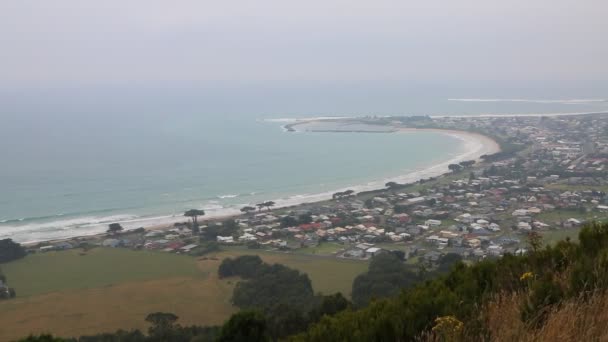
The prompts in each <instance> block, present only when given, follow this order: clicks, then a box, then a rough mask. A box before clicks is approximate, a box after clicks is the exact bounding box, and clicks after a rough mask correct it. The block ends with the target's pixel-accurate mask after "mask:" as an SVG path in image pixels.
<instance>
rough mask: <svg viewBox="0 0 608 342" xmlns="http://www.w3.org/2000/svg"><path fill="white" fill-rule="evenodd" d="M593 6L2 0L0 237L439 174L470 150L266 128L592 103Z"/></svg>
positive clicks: (165, 217)
mask: <svg viewBox="0 0 608 342" xmlns="http://www.w3.org/2000/svg"><path fill="white" fill-rule="evenodd" d="M606 9H607V8H606V4H605V3H604V2H602V1H585V2H584V3H582V4H577V5H576V6H571V3H570V2H569V1H547V0H543V1H536V2H535V3H534V4H530V3H529V2H528V1H520V0H518V1H510V2H508V3H505V2H499V1H481V0H467V1H461V2H458V3H446V2H445V1H390V0H382V1H374V2H373V4H372V3H370V2H363V1H354V2H353V1H330V2H326V1H307V2H305V3H298V4H295V3H285V2H284V1H256V2H255V3H240V4H238V5H237V4H233V3H211V2H200V1H180V2H179V3H173V2H166V1H143V0H135V1H128V2H124V1H117V0H109V1H103V2H99V3H86V4H85V3H82V2H78V1H70V0H57V1H53V2H42V1H17V0H9V1H3V2H2V4H0V42H1V43H2V59H1V62H0V75H2V77H0V117H1V118H2V123H1V125H0V156H1V158H2V167H1V168H0V189H1V190H2V191H1V192H0V238H4V237H10V238H13V239H15V240H16V241H20V242H32V241H40V240H47V239H55V238H63V237H69V236H75V235H86V234H92V233H97V232H102V231H104V230H105V227H106V225H107V224H108V223H110V222H115V221H117V222H121V223H123V224H124V226H125V227H126V228H137V227H140V226H146V227H149V226H155V225H159V224H165V223H171V222H174V221H176V220H180V219H181V218H178V217H176V216H179V215H181V214H182V213H183V211H184V210H185V209H189V208H201V209H205V210H206V211H207V213H208V215H207V216H208V217H209V216H211V217H213V216H218V215H227V214H233V213H238V209H239V207H240V206H242V205H245V204H255V203H258V202H259V201H267V200H273V201H275V202H276V203H277V204H278V205H293V204H297V203H301V202H308V201H314V200H320V199H325V198H328V197H330V196H331V193H332V192H334V191H339V190H344V189H346V188H352V189H354V190H356V191H359V190H368V189H373V188H380V187H382V186H383V185H384V183H385V181H387V180H395V179H400V180H407V181H415V180H416V179H417V178H422V177H430V176H434V175H437V174H438V173H441V172H442V171H446V170H447V169H446V162H449V161H452V160H455V158H457V157H460V158H464V156H465V155H467V156H468V157H476V156H479V154H481V153H482V152H480V151H481V150H479V149H477V148H473V147H472V146H479V145H480V144H481V145H484V144H483V143H480V142H477V143H473V142H471V141H470V139H469V140H466V139H467V138H463V137H462V136H460V137H456V136H455V135H453V134H452V135H446V134H439V133H437V132H417V133H413V132H409V133H403V134H371V133H370V134H368V133H365V134H354V133H352V134H351V133H344V134H340V135H338V134H329V133H319V132H317V133H301V134H300V133H297V134H288V133H286V132H283V130H282V129H281V126H282V125H284V122H285V121H281V120H279V121H272V120H273V119H274V120H276V119H293V118H307V117H308V118H309V117H319V116H347V117H351V116H355V117H357V116H366V115H378V116H383V115H435V116H437V115H438V116H441V115H482V114H531V113H532V114H534V113H581V112H583V113H584V112H597V111H602V110H605V109H606V102H605V101H604V99H605V98H606V94H607V93H608V91H607V90H608V84H607V83H606V82H605V81H602V80H605V79H606V78H607V76H608V67H607V66H606V63H605V61H606V60H607V59H608V46H607V45H606V44H603V42H604V40H605V37H606V36H607V35H608V32H607V26H606V25H605V24H604V20H605V15H604V13H605V10H606ZM287 122H288V121H287ZM469 138H470V137H469ZM463 139H464V140H463ZM486 145H487V144H486ZM472 150H473V151H477V152H476V153H473V154H471V151H472Z"/></svg>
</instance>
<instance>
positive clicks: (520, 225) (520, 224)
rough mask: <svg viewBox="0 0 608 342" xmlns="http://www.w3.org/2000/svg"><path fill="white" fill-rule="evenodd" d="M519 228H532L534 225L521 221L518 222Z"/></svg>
mask: <svg viewBox="0 0 608 342" xmlns="http://www.w3.org/2000/svg"><path fill="white" fill-rule="evenodd" d="M517 229H520V230H532V226H530V224H529V223H528V222H519V223H518V224H517Z"/></svg>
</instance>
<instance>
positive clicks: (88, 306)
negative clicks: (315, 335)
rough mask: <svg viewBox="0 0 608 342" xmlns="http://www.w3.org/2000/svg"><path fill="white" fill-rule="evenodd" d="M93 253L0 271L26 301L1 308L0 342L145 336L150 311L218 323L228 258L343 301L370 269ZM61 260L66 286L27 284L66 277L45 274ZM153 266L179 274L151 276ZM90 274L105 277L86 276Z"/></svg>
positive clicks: (227, 290)
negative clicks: (264, 266)
mask: <svg viewBox="0 0 608 342" xmlns="http://www.w3.org/2000/svg"><path fill="white" fill-rule="evenodd" d="M90 253H91V254H90V255H88V256H85V257H82V256H79V254H78V253H77V252H75V251H68V252H59V253H53V254H48V255H44V254H42V255H37V256H36V258H33V259H29V260H27V258H26V259H25V260H24V261H22V262H21V263H16V264H6V265H3V269H9V270H10V272H7V275H8V278H9V279H13V278H11V275H13V276H14V278H15V279H19V280H18V281H16V283H17V284H22V286H23V287H24V288H25V289H26V290H25V293H26V295H21V294H20V292H19V287H18V286H16V288H17V295H18V297H17V298H16V299H13V300H7V301H1V302H0V322H2V324H0V341H8V340H11V339H16V338H20V337H24V336H27V335H29V334H31V333H44V332H51V333H53V334H54V335H57V336H63V337H73V336H80V335H86V334H97V333H101V332H113V331H115V330H117V329H125V330H128V329H142V330H143V331H145V330H146V329H147V327H148V325H147V324H146V323H145V321H144V318H145V317H146V315H147V314H148V313H150V312H155V311H164V312H172V313H175V314H176V315H178V316H179V317H180V319H179V323H180V324H184V325H191V324H197V325H214V324H221V323H223V322H224V321H225V320H226V319H227V318H228V317H229V316H230V315H231V314H232V313H234V312H235V311H236V310H237V309H236V308H235V307H233V306H232V305H231V303H230V298H231V296H232V290H233V288H234V285H235V283H236V282H237V281H238V280H236V279H227V280H226V279H224V280H220V279H219V278H218V276H217V269H218V267H219V264H220V263H221V260H222V259H223V258H226V257H235V256H238V255H244V254H259V255H260V256H261V257H262V259H263V260H264V261H266V262H268V263H281V264H284V265H286V266H289V267H293V268H295V269H298V270H300V271H302V272H305V273H307V274H309V276H310V278H311V280H312V283H313V288H314V290H315V291H317V292H323V293H334V292H336V291H341V292H343V293H344V294H345V295H348V294H350V289H351V284H352V281H353V279H354V277H356V276H357V275H358V274H360V273H362V272H364V271H365V270H366V269H367V263H366V262H358V261H350V260H337V259H335V258H331V257H317V256H310V255H299V254H286V253H270V252H263V251H255V250H247V249H230V250H227V251H222V252H218V253H214V254H212V255H209V256H207V258H206V259H205V260H204V259H203V258H199V259H198V260H197V259H195V258H191V257H185V256H181V257H180V256H174V255H166V254H164V253H163V254H161V253H149V254H146V253H144V254H142V252H133V251H126V250H107V249H99V250H98V251H91V252H90ZM116 256H120V260H118V261H121V262H122V264H121V265H120V266H117V265H116V262H117V260H116ZM142 256H147V257H148V259H146V260H147V261H149V264H148V265H146V266H145V277H142V276H141V275H138V270H139V268H140V267H141V257H142ZM28 258H29V257H28ZM45 258H50V259H45ZM53 258H55V260H53ZM63 262H65V263H67V264H69V265H71V266H72V267H75V269H74V270H73V271H72V274H69V276H70V278H69V279H70V280H71V281H69V282H68V281H64V280H58V279H52V280H51V281H49V282H48V284H47V287H45V286H44V283H41V284H27V282H28V281H38V282H44V279H45V277H53V276H62V275H63V274H64V273H70V270H69V269H67V270H62V269H61V268H58V271H57V272H53V271H52V270H49V269H48V268H49V267H50V266H49V265H58V266H60V265H61V264H62V263H63ZM154 264H155V265H158V267H161V268H167V267H169V268H170V267H173V266H175V267H176V268H177V269H173V270H155V269H154V267H153V265H154ZM128 265H131V266H128ZM188 265H191V266H188ZM6 266H9V267H6ZM86 267H89V270H88V271H86V270H85V269H86ZM189 267H192V269H190V268H189ZM44 268H47V269H46V270H45V269H44ZM116 268H117V271H116V272H115V273H112V270H113V269H116ZM95 272H100V273H102V274H105V275H106V276H105V277H100V276H97V275H95V276H93V275H91V274H92V273H95ZM73 273H75V274H73ZM130 273H134V274H130ZM75 275H76V276H79V277H83V279H76V278H75V277H74V276H75ZM90 275H91V277H89V276H90ZM150 278H153V279H150ZM154 278H155V279H154ZM74 282H77V284H79V285H78V286H76V285H75V284H74ZM47 289H49V290H47Z"/></svg>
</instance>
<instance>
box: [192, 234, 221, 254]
mask: <svg viewBox="0 0 608 342" xmlns="http://www.w3.org/2000/svg"><path fill="white" fill-rule="evenodd" d="M231 237H232V236H231ZM196 247H198V245H196V244H190V245H186V246H183V247H182V248H180V250H181V251H184V252H186V253H188V252H190V251H191V250H192V249H194V248H196Z"/></svg>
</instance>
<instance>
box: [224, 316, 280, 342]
mask: <svg viewBox="0 0 608 342" xmlns="http://www.w3.org/2000/svg"><path fill="white" fill-rule="evenodd" d="M269 340H270V338H269V336H268V331H267V325H266V320H265V319H264V316H262V314H260V313H259V312H256V311H241V312H239V313H236V314H234V315H232V317H230V319H229V320H228V322H226V323H225V324H224V326H223V327H222V330H221V332H220V337H219V338H218V341H220V342H263V341H269Z"/></svg>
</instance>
